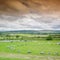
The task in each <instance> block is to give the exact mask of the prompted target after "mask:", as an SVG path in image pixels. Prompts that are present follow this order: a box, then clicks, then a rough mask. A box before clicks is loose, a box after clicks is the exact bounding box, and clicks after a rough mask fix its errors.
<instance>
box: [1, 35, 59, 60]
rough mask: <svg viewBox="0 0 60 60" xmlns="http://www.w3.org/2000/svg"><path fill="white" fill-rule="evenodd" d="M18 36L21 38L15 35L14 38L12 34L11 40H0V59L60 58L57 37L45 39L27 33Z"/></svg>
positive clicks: (38, 59)
mask: <svg viewBox="0 0 60 60" xmlns="http://www.w3.org/2000/svg"><path fill="white" fill-rule="evenodd" d="M19 36H20V37H22V36H23V39H22V40H21V38H20V37H18V36H17V37H18V39H17V38H16V40H14V38H15V36H14V37H13V38H12V40H0V60H60V40H59V39H53V40H46V38H41V37H40V38H39V37H36V35H28V34H26V35H23V34H21V35H19ZM31 36H33V37H32V38H31ZM3 38H5V37H3ZM10 38H11V37H10ZM19 38H20V40H19Z"/></svg>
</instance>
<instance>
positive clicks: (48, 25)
mask: <svg viewBox="0 0 60 60" xmlns="http://www.w3.org/2000/svg"><path fill="white" fill-rule="evenodd" d="M5 30H60V18H59V17H58V16H57V15H55V16H54V15H40V14H25V15H21V16H7V15H0V31H5Z"/></svg>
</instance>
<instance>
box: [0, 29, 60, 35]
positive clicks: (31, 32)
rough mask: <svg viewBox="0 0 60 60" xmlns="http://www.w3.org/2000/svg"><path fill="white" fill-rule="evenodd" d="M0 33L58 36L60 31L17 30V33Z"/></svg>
mask: <svg viewBox="0 0 60 60" xmlns="http://www.w3.org/2000/svg"><path fill="white" fill-rule="evenodd" d="M0 33H12V34H16V33H21V34H29V33H30V34H47V33H50V34H60V30H19V31H0Z"/></svg>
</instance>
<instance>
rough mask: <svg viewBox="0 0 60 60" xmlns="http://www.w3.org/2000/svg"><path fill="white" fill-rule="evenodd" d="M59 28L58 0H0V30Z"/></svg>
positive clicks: (59, 11)
mask: <svg viewBox="0 0 60 60" xmlns="http://www.w3.org/2000/svg"><path fill="white" fill-rule="evenodd" d="M9 30H60V0H0V31H9Z"/></svg>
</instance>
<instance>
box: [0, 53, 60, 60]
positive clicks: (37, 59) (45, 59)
mask: <svg viewBox="0 0 60 60" xmlns="http://www.w3.org/2000/svg"><path fill="white" fill-rule="evenodd" d="M0 57H3V58H20V59H26V60H32V59H33V60H60V56H38V55H25V54H11V53H10V54H9V53H0Z"/></svg>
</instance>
